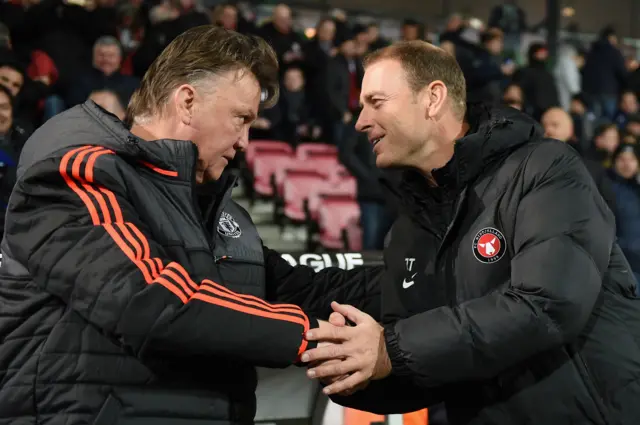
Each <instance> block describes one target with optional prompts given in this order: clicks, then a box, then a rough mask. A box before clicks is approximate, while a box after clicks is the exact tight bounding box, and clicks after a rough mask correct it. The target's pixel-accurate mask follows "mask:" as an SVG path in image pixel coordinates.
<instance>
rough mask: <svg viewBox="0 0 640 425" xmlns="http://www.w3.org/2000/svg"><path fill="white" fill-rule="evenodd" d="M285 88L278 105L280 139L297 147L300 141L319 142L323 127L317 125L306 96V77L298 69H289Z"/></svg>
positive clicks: (285, 76)
mask: <svg viewBox="0 0 640 425" xmlns="http://www.w3.org/2000/svg"><path fill="white" fill-rule="evenodd" d="M283 83H284V84H283V87H282V91H281V92H280V98H279V100H278V105H277V106H276V107H277V108H278V109H279V110H280V116H281V120H280V122H279V123H278V128H277V130H276V132H277V133H278V134H279V135H280V137H279V138H280V139H281V140H284V141H286V142H289V143H291V144H292V145H294V146H295V145H296V144H297V143H298V142H299V141H308V140H317V139H318V138H319V137H320V135H321V133H322V130H321V127H320V126H319V125H316V123H315V121H314V120H313V117H312V116H311V113H310V110H309V104H310V103H311V102H307V99H306V96H305V87H304V75H303V74H302V70H301V69H300V68H297V67H291V68H288V69H287V70H286V71H285V73H284V79H283Z"/></svg>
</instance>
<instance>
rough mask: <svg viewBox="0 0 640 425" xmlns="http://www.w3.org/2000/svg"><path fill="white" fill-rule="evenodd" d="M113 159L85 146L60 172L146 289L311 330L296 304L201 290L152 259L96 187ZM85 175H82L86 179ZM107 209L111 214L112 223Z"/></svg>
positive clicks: (207, 285)
mask: <svg viewBox="0 0 640 425" xmlns="http://www.w3.org/2000/svg"><path fill="white" fill-rule="evenodd" d="M112 153H113V151H110V150H107V149H104V148H101V147H90V146H85V147H81V148H78V149H74V150H72V151H70V152H68V153H67V154H65V155H64V157H63V158H62V161H61V164H60V167H59V171H60V174H61V175H62V177H63V178H64V180H65V182H66V183H67V185H69V187H70V188H71V189H72V190H73V191H74V192H75V193H76V194H77V195H78V196H79V197H80V198H81V200H82V201H83V202H84V204H85V205H86V207H87V209H88V211H89V214H90V215H91V219H92V222H93V224H94V225H96V226H102V227H104V229H105V230H106V231H107V233H108V234H109V235H110V236H111V238H112V239H113V240H114V242H115V243H116V245H117V246H118V247H119V248H120V249H121V250H122V252H123V253H124V254H125V255H126V256H127V258H129V259H130V260H131V261H132V262H133V263H134V264H135V265H136V266H137V267H138V268H139V269H140V271H141V272H142V275H143V277H144V279H145V281H146V282H147V283H148V284H152V283H158V284H160V285H162V286H164V287H165V288H166V289H168V290H169V291H171V292H172V293H173V294H174V295H176V296H177V297H178V298H179V299H180V300H181V301H182V302H183V303H187V302H188V301H189V299H199V300H202V301H205V302H207V303H210V304H215V305H218V306H221V307H225V308H229V309H232V310H235V311H239V312H243V313H246V314H250V315H253V316H260V317H265V318H270V319H274V320H281V321H287V322H291V323H296V324H300V325H302V326H303V328H304V331H305V332H306V331H307V330H308V328H309V319H308V317H307V316H306V315H305V314H304V312H303V311H302V310H301V309H300V307H298V306H295V305H292V304H276V305H272V304H269V303H267V302H266V301H265V300H262V299H260V298H257V297H253V296H250V295H244V294H237V293H235V292H233V291H231V290H230V289H228V288H226V287H224V286H222V285H219V284H217V283H215V282H213V281H211V280H203V281H202V284H201V285H197V284H196V283H195V282H194V281H193V280H192V279H191V277H190V275H189V273H188V272H187V271H186V270H185V269H184V267H182V266H181V265H180V264H178V263H176V262H171V263H169V264H168V265H167V266H166V267H164V266H163V264H162V260H161V259H159V258H155V257H154V258H151V249H150V246H149V241H148V240H147V238H146V237H145V236H144V234H143V233H142V232H141V231H140V230H139V229H138V228H137V227H136V226H135V225H134V224H133V223H130V222H126V221H125V220H124V217H123V214H122V210H121V208H120V205H119V204H118V201H117V198H116V196H115V194H114V193H113V192H112V191H110V190H109V189H107V188H105V187H102V186H96V185H95V182H94V167H95V163H96V160H97V159H98V158H99V157H100V156H101V155H105V154H112ZM87 154H91V155H90V157H89V159H88V160H87V163H86V165H85V166H84V167H81V165H82V162H83V160H84V158H85V157H86V155H87ZM74 155H75V156H76V157H75V159H74V161H73V165H72V167H71V168H72V176H69V173H68V168H69V162H70V160H71V158H72V157H74ZM81 170H82V171H83V172H82V173H81ZM163 171H166V170H163ZM176 175H177V173H176ZM78 183H80V184H78ZM87 192H88V193H91V195H93V197H95V199H96V202H97V203H98V206H99V209H100V211H101V212H102V215H103V217H104V220H102V221H101V220H100V214H99V213H98V209H97V208H96V205H95V204H94V202H93V201H92V199H91V196H89V195H87ZM107 204H109V206H110V207H111V210H112V211H113V219H112V214H111V213H110V211H109V206H107ZM122 235H124V238H123V236H122ZM125 239H126V242H125ZM200 290H206V291H207V292H208V293H209V294H203V293H200V292H198V291H200ZM212 295H216V296H217V297H216V296H212ZM306 345H307V342H306V340H304V338H303V341H302V345H301V347H300V350H302V351H304V348H305V347H306Z"/></svg>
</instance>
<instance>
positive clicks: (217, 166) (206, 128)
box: [170, 71, 261, 183]
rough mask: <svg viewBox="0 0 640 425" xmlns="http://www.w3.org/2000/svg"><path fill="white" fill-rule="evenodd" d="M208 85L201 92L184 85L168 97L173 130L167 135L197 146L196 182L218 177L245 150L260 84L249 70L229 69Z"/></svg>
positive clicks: (257, 102) (256, 113)
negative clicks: (170, 100) (238, 153)
mask: <svg viewBox="0 0 640 425" xmlns="http://www.w3.org/2000/svg"><path fill="white" fill-rule="evenodd" d="M210 84H212V85H213V87H211V88H210V89H209V88H207V89H206V90H203V91H202V92H201V93H200V95H198V93H195V94H194V89H193V87H189V86H186V85H183V86H181V87H180V88H179V89H178V90H177V92H176V94H175V96H172V97H171V98H172V99H174V100H173V101H174V103H173V108H172V109H171V111H172V113H173V114H175V116H174V117H173V118H174V120H175V122H176V123H175V124H171V125H172V126H174V127H175V128H176V130H175V131H174V133H173V134H171V135H170V136H171V138H174V139H178V140H191V141H193V143H195V144H196V145H197V146H198V151H199V158H198V166H197V174H196V179H197V181H198V182H199V183H202V182H203V181H209V180H217V179H218V178H220V175H222V172H223V171H224V168H225V167H226V166H227V165H228V164H229V162H230V161H231V160H232V159H233V157H234V156H235V155H236V152H237V151H241V150H244V149H246V147H247V145H248V140H249V127H250V126H251V124H252V123H253V121H254V120H255V118H256V117H257V116H258V106H259V104H260V94H261V91H260V84H258V80H257V79H256V78H255V77H254V76H253V74H251V73H249V72H244V71H229V72H227V73H224V74H222V75H219V76H217V77H215V78H213V79H211V83H210Z"/></svg>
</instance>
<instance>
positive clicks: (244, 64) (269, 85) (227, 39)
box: [127, 25, 279, 120]
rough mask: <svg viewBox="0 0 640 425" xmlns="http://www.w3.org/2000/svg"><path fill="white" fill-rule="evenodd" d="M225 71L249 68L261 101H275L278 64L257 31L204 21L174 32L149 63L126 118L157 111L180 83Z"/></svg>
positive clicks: (159, 110)
mask: <svg viewBox="0 0 640 425" xmlns="http://www.w3.org/2000/svg"><path fill="white" fill-rule="evenodd" d="M228 71H242V72H244V71H246V72H250V73H251V74H253V75H254V76H255V77H256V79H257V80H258V83H259V84H260V88H261V90H262V96H261V101H262V103H263V106H264V107H270V106H273V105H274V104H275V103H276V102H277V100H278V94H279V86H278V78H279V70H278V59H277V56H276V53H275V51H274V50H273V48H272V47H271V46H269V44H268V43H267V42H266V41H264V40H263V39H261V38H259V37H257V36H253V35H243V34H239V33H237V32H235V31H230V30H226V29H224V28H220V27H218V26H215V25H202V26H198V27H194V28H191V29H189V30H187V31H185V32H183V33H182V34H180V35H179V36H178V37H176V38H175V39H174V40H173V41H172V42H171V43H170V44H169V45H168V46H167V47H166V48H165V49H164V50H163V51H162V53H161V54H160V55H159V56H158V57H157V58H156V59H155V61H154V62H153V63H152V64H151V66H150V67H149V69H148V70H147V72H146V73H145V75H144V77H143V78H142V82H141V83H140V87H139V88H138V89H137V90H136V92H135V93H134V94H133V96H132V98H131V101H130V102H129V106H128V109H127V116H128V119H130V120H135V119H139V118H143V117H149V116H152V115H156V114H158V113H161V112H162V110H163V108H164V106H165V105H166V103H167V101H168V99H169V96H170V95H171V93H172V92H173V91H174V90H175V89H176V88H178V87H179V86H180V85H182V84H192V85H197V84H198V83H201V82H202V80H204V79H207V78H211V77H213V76H216V75H220V74H222V73H225V72H228Z"/></svg>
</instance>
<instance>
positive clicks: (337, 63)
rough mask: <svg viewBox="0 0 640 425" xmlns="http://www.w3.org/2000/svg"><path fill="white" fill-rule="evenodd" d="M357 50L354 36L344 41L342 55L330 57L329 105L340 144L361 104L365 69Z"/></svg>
mask: <svg viewBox="0 0 640 425" xmlns="http://www.w3.org/2000/svg"><path fill="white" fill-rule="evenodd" d="M356 53H357V52H356V42H355V41H354V40H353V39H351V38H349V39H348V40H345V41H343V42H342V44H341V45H340V51H339V53H338V55H337V56H336V57H334V58H332V59H331V60H330V61H329V64H328V66H327V70H326V73H325V89H326V96H327V97H328V105H327V109H328V113H329V118H330V119H331V121H332V122H333V132H332V137H333V142H334V143H335V144H336V145H338V146H340V143H341V142H342V138H343V135H344V132H345V129H346V128H347V127H349V126H351V123H352V121H353V117H354V113H355V112H356V111H357V110H358V108H359V96H360V85H361V83H362V75H363V74H364V71H363V69H362V63H361V62H360V60H359V58H358V57H357V55H356Z"/></svg>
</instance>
